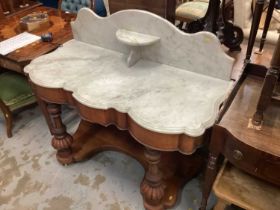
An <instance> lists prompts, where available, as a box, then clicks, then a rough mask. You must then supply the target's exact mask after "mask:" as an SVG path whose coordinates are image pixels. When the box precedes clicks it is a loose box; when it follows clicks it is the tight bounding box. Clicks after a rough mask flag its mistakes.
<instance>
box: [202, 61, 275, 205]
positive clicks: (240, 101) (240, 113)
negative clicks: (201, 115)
mask: <svg viewBox="0 0 280 210" xmlns="http://www.w3.org/2000/svg"><path fill="white" fill-rule="evenodd" d="M263 70H264V71H263V72H265V68H264V69H263ZM260 72H261V71H260V69H258V70H257V71H256V68H255V67H254V66H252V65H247V66H246V69H245V74H244V76H243V77H244V78H242V79H241V80H240V81H243V80H244V81H243V83H242V85H241V87H240V89H239V91H238V93H237V95H236V97H235V98H234V100H233V102H232V104H231V106H230V107H229V109H228V111H227V112H226V114H225V115H224V117H223V118H222V119H221V121H220V122H219V123H217V125H215V126H214V128H213V131H212V137H211V142H210V147H209V149H210V154H209V160H208V166H207V169H206V174H205V183H204V190H203V199H202V203H201V210H205V209H206V205H207V199H208V196H209V194H210V191H211V188H212V185H213V182H214V180H215V178H216V175H217V170H218V167H217V165H218V160H219V158H220V157H221V155H223V156H224V157H225V158H227V159H228V161H229V162H230V163H232V164H233V165H234V166H235V167H237V168H239V169H242V170H243V171H245V172H247V173H249V174H251V175H253V176H256V177H258V178H260V179H263V180H266V181H268V182H270V183H273V184H275V185H278V186H280V141H279V139H280V132H279V128H280V112H279V104H275V103H273V104H271V107H270V109H269V110H268V112H267V113H266V114H267V116H266V121H265V122H264V124H263V125H262V129H261V130H257V129H255V128H254V126H253V125H252V119H251V118H252V116H253V114H254V112H255V106H256V104H257V101H258V97H259V93H260V91H261V88H262V81H263V77H260V75H261V74H260ZM262 76H263V75H262Z"/></svg>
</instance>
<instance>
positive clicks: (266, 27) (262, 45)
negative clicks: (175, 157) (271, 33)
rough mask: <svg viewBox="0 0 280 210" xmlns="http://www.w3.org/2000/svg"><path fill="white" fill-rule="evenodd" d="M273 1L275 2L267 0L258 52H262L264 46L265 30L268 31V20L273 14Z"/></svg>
mask: <svg viewBox="0 0 280 210" xmlns="http://www.w3.org/2000/svg"><path fill="white" fill-rule="evenodd" d="M275 2H276V0H270V2H269V6H268V9H267V15H266V18H265V23H264V28H263V33H262V38H261V43H260V49H259V52H262V50H263V47H264V43H265V40H266V35H267V31H268V28H269V24H270V21H271V18H272V14H273V11H274V6H275Z"/></svg>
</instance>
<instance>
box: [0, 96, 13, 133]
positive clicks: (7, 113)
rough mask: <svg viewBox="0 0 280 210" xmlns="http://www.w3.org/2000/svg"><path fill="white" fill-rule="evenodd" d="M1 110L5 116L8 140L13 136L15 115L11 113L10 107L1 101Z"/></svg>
mask: <svg viewBox="0 0 280 210" xmlns="http://www.w3.org/2000/svg"><path fill="white" fill-rule="evenodd" d="M0 109H1V111H2V113H3V115H4V118H5V121H6V130H7V136H8V138H11V137H12V136H13V134H12V127H13V115H12V112H11V111H10V109H9V107H7V106H6V105H5V104H4V102H3V101H2V100H1V99H0Z"/></svg>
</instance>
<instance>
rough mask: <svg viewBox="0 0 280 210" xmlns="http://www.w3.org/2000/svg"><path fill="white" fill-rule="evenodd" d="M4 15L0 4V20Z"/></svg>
mask: <svg viewBox="0 0 280 210" xmlns="http://www.w3.org/2000/svg"><path fill="white" fill-rule="evenodd" d="M4 18H5V15H4V10H3V8H2V5H1V4H0V20H2V19H4Z"/></svg>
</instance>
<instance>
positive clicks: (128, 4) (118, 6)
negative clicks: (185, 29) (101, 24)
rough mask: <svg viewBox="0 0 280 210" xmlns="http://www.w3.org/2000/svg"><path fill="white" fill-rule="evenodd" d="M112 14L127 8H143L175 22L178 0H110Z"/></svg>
mask: <svg viewBox="0 0 280 210" xmlns="http://www.w3.org/2000/svg"><path fill="white" fill-rule="evenodd" d="M108 2H109V10H110V14H113V13H115V12H117V11H120V10H125V9H142V10H147V11H149V12H152V13H155V14H157V15H159V16H161V17H163V18H166V19H167V20H169V21H170V22H171V23H175V9H176V2H177V1H176V0H167V1H165V0H126V1H120V0H108Z"/></svg>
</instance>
